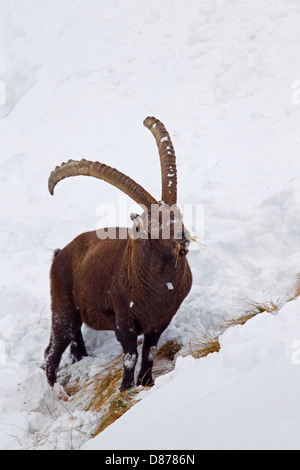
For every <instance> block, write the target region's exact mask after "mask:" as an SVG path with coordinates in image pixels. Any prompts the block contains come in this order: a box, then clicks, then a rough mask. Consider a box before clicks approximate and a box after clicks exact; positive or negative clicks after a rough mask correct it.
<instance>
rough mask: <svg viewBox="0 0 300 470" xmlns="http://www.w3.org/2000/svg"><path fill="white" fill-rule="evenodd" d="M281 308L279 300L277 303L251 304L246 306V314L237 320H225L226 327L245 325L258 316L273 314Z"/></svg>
mask: <svg viewBox="0 0 300 470" xmlns="http://www.w3.org/2000/svg"><path fill="white" fill-rule="evenodd" d="M278 308H279V300H278V301H277V303H275V302H273V301H271V302H263V303H260V302H249V303H248V304H247V306H246V309H245V312H244V313H242V314H241V315H239V316H237V317H236V318H232V319H231V320H225V325H226V327H227V328H228V327H231V326H235V325H244V324H245V323H246V322H247V321H248V320H251V318H253V317H255V316H256V315H258V314H260V313H263V312H268V313H273V312H275V311H276V310H278Z"/></svg>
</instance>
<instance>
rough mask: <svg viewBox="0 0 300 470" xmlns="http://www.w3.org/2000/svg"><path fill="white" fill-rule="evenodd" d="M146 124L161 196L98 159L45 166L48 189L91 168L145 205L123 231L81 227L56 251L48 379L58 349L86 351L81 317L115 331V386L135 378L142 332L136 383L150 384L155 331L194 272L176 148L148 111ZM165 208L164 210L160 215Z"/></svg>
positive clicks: (162, 327) (93, 325)
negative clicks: (118, 352) (119, 353)
mask: <svg viewBox="0 0 300 470" xmlns="http://www.w3.org/2000/svg"><path fill="white" fill-rule="evenodd" d="M144 125H145V126H146V127H147V128H148V129H149V130H150V131H151V132H152V134H153V135H154V137H155V139H156V143H157V145H158V150H159V155H160V162H161V176H162V197H161V199H162V200H161V201H160V202H157V201H156V199H154V198H153V197H152V196H151V195H150V194H149V193H148V192H147V191H145V189H144V188H143V187H142V186H140V185H139V184H137V183H136V182H135V181H133V180H132V179H131V178H129V177H128V176H126V175H124V174H123V173H120V172H119V171H118V170H116V169H114V168H111V167H109V166H107V165H104V164H103V163H99V162H89V161H86V160H81V161H73V160H69V161H68V162H67V163H62V164H61V166H59V167H56V168H55V170H54V171H52V173H51V174H50V177H49V191H50V193H51V194H53V190H54V187H55V185H56V184H57V183H58V182H59V181H60V180H62V179H64V178H68V177H70V176H76V175H86V176H93V177H94V178H99V179H102V180H104V181H106V182H108V183H110V184H112V185H113V186H116V187H117V188H119V189H120V190H121V191H123V192H124V193H125V194H127V195H128V196H129V197H131V198H132V199H133V200H134V201H135V202H136V203H138V204H139V205H140V206H141V207H142V208H143V213H142V215H141V216H138V215H137V214H132V215H131V219H132V220H133V222H134V224H133V227H132V228H131V229H129V230H128V231H127V235H126V237H124V235H122V237H121V236H119V234H120V230H121V229H120V228H116V229H115V231H116V238H115V239H111V238H106V239H105V237H102V236H99V233H97V231H93V232H87V233H83V234H81V235H79V236H78V237H77V238H75V240H73V241H72V242H71V243H70V244H69V245H67V246H66V247H65V248H64V249H62V250H57V251H56V253H55V256H54V259H53V263H52V267H51V273H50V279H51V300H52V305H51V307H52V329H51V337H50V343H49V346H48V347H47V349H46V351H45V358H46V374H47V378H48V382H49V383H50V385H53V384H54V383H55V381H56V374H57V369H58V366H59V362H60V359H61V356H62V354H63V352H64V351H65V349H66V348H67V346H68V345H69V344H70V345H71V346H70V348H71V349H70V350H71V353H72V354H73V356H74V357H75V359H76V360H80V359H81V358H82V357H83V356H87V352H86V348H85V345H84V341H83V337H82V334H81V326H82V323H83V322H84V323H85V324H86V325H88V326H89V327H91V328H93V329H96V330H114V331H115V334H116V337H117V339H118V341H119V342H120V343H121V346H122V349H123V365H124V372H123V380H122V384H121V390H126V389H128V388H130V387H132V386H133V384H134V370H135V365H136V362H137V357H138V352H137V337H138V335H141V334H143V335H144V344H143V350H142V361H141V369H140V372H139V375H138V378H137V384H138V385H139V384H142V385H151V384H153V380H152V366H153V360H154V356H155V352H156V347H157V343H158V340H159V337H160V336H161V334H162V332H163V331H164V330H165V329H166V328H167V326H168V325H169V323H170V321H171V320H172V318H173V316H174V315H175V314H176V312H177V310H178V308H179V306H180V305H181V303H182V301H183V300H184V299H185V297H186V296H187V295H188V293H189V291H190V289H191V285H192V275H191V271H190V268H189V265H188V262H187V259H186V254H187V252H188V246H189V237H190V234H189V232H188V231H187V230H186V229H185V227H184V225H183V223H182V216H181V212H180V210H179V208H178V206H177V205H176V203H177V169H176V157H175V152H174V148H173V145H172V142H171V139H170V136H169V134H168V132H167V131H166V129H165V127H164V125H163V124H162V123H161V122H160V121H158V120H157V119H155V118H153V117H148V118H147V119H145V121H144ZM153 208H154V209H155V208H156V209H157V210H153ZM166 209H168V210H167V213H168V215H169V217H164V213H165V212H166ZM178 227H180V229H178ZM122 230H123V229H122ZM165 233H168V236H164V234H165Z"/></svg>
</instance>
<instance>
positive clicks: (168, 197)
mask: <svg viewBox="0 0 300 470" xmlns="http://www.w3.org/2000/svg"><path fill="white" fill-rule="evenodd" d="M144 126H146V127H147V128H148V129H149V130H150V131H151V132H152V134H153V136H154V137H155V140H156V143H157V146H158V152H159V157H160V166H161V181H162V195H161V199H162V201H163V202H165V203H166V204H169V205H170V206H171V205H173V204H176V203H177V167H176V156H175V151H174V147H173V144H172V141H171V138H170V135H169V133H168V132H167V130H166V128H165V126H164V125H163V123H162V122H160V121H159V120H158V119H156V118H155V117H150V116H149V117H147V118H146V119H145V121H144Z"/></svg>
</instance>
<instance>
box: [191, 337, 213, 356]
mask: <svg viewBox="0 0 300 470" xmlns="http://www.w3.org/2000/svg"><path fill="white" fill-rule="evenodd" d="M220 349H221V346H220V343H219V338H218V337H217V336H215V337H209V336H207V335H203V337H200V338H195V339H194V340H191V341H190V354H191V355H192V356H193V357H194V358H195V359H199V358H200V357H206V356H208V354H211V353H214V352H219V351H220Z"/></svg>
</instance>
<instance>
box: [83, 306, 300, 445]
mask: <svg viewBox="0 0 300 470" xmlns="http://www.w3.org/2000/svg"><path fill="white" fill-rule="evenodd" d="M299 331H300V298H298V300H297V301H294V302H291V303H289V304H286V305H285V306H284V307H283V308H282V310H281V311H280V314H278V315H276V316H275V315H271V314H270V313H263V314H261V315H258V316H256V317H255V318H253V319H252V320H250V321H248V322H247V323H246V325H245V326H235V327H233V328H231V329H229V330H227V331H226V332H225V333H224V334H223V335H222V336H221V351H220V353H214V354H211V355H209V356H207V357H206V358H204V359H194V358H193V357H192V356H188V357H186V358H182V357H179V358H178V359H177V362H176V367H175V370H174V371H172V372H170V373H168V374H166V375H164V376H161V377H160V378H158V379H157V380H156V382H155V386H154V387H153V388H152V389H151V390H150V391H149V392H147V394H146V395H145V396H144V398H143V400H142V401H140V402H139V403H137V404H136V405H135V406H134V407H133V408H131V409H130V410H129V411H128V412H127V413H126V414H125V415H123V416H122V417H121V418H120V419H119V420H118V421H116V422H115V423H113V424H112V425H111V426H110V427H108V428H106V429H105V430H104V431H103V432H102V433H101V434H99V435H98V436H97V437H96V438H94V439H91V440H89V441H88V442H87V443H86V444H84V446H83V447H82V449H83V450H95V449H106V450H114V449H119V450H123V449H124V450H132V449H138V450H139V449H150V450H151V449H152V450H163V449H164V450H174V449H186V450H192V449H233V450H235V449H237V450H239V449H241V450H244V449H249V450H253V449H260V450H270V449H298V448H299V419H300V408H299V391H300V375H299V365H298V366H297V365H295V364H294V363H293V357H292V348H291V344H292V342H293V340H294V339H295V338H297V335H299Z"/></svg>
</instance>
